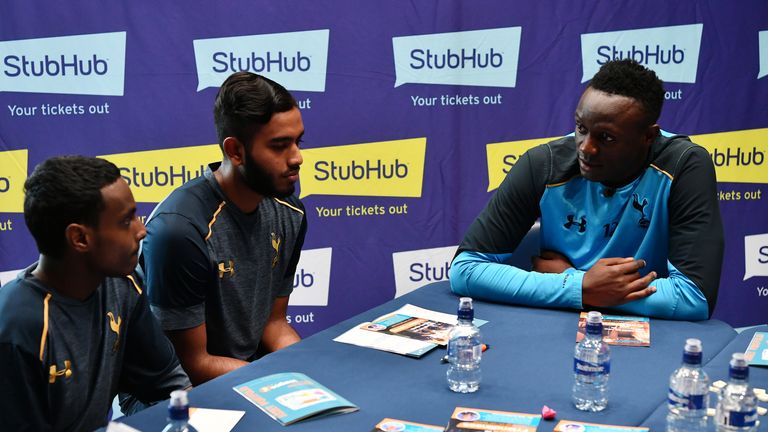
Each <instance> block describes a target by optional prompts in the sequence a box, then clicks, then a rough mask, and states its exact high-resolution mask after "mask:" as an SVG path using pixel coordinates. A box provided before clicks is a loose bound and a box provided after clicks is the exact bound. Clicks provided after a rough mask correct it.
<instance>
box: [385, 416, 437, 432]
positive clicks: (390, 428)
mask: <svg viewBox="0 0 768 432" xmlns="http://www.w3.org/2000/svg"><path fill="white" fill-rule="evenodd" d="M444 430H445V429H444V428H443V427H441V426H434V425H428V424H421V423H414V422H409V421H405V420H398V419H391V418H385V419H384V420H382V421H380V422H379V423H378V424H377V425H376V426H375V427H374V428H373V429H372V430H371V432H443V431H444Z"/></svg>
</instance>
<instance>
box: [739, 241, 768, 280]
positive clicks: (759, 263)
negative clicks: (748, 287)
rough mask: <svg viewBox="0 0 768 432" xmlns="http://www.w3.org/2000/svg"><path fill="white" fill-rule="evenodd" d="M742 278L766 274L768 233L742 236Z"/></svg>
mask: <svg viewBox="0 0 768 432" xmlns="http://www.w3.org/2000/svg"><path fill="white" fill-rule="evenodd" d="M744 267H745V268H744V280H747V279H749V278H752V277H755V276H768V234H758V235H750V236H745V237H744Z"/></svg>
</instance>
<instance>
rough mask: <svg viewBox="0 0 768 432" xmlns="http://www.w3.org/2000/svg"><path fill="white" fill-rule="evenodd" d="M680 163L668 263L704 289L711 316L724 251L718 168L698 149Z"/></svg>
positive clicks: (673, 194) (671, 199)
mask: <svg viewBox="0 0 768 432" xmlns="http://www.w3.org/2000/svg"><path fill="white" fill-rule="evenodd" d="M679 163H680V164H682V166H681V167H680V168H679V169H677V170H676V175H675V178H674V180H673V181H672V187H671V190H670V197H669V225H670V226H669V262H670V263H671V264H672V265H673V266H675V268H677V269H678V270H680V271H681V272H682V273H683V274H685V275H686V276H687V277H688V278H689V279H691V281H693V283H695V284H696V286H698V287H699V289H701V291H702V293H703V294H704V297H706V299H707V304H708V306H709V314H710V316H711V315H712V311H713V310H714V308H715V302H716V301H717V291H718V287H719V285H720V271H721V268H722V263H723V248H724V237H723V223H722V219H721V217H720V207H719V203H718V200H717V180H716V177H715V167H714V166H713V165H712V160H711V158H710V157H709V154H708V153H707V151H706V150H705V149H704V148H702V147H699V146H695V147H692V148H690V149H689V150H687V151H686V153H684V154H683V155H682V157H681V159H680V162H679Z"/></svg>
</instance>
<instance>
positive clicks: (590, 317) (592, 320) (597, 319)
mask: <svg viewBox="0 0 768 432" xmlns="http://www.w3.org/2000/svg"><path fill="white" fill-rule="evenodd" d="M602 323H603V314H601V313H600V312H597V311H590V312H589V313H588V314H587V324H602Z"/></svg>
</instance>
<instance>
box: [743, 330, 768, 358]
mask: <svg viewBox="0 0 768 432" xmlns="http://www.w3.org/2000/svg"><path fill="white" fill-rule="evenodd" d="M744 356H745V357H746V358H747V362H749V364H750V365H751V366H768V333H767V332H755V334H754V335H752V341H751V342H750V343H749V347H747V351H745V352H744Z"/></svg>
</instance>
